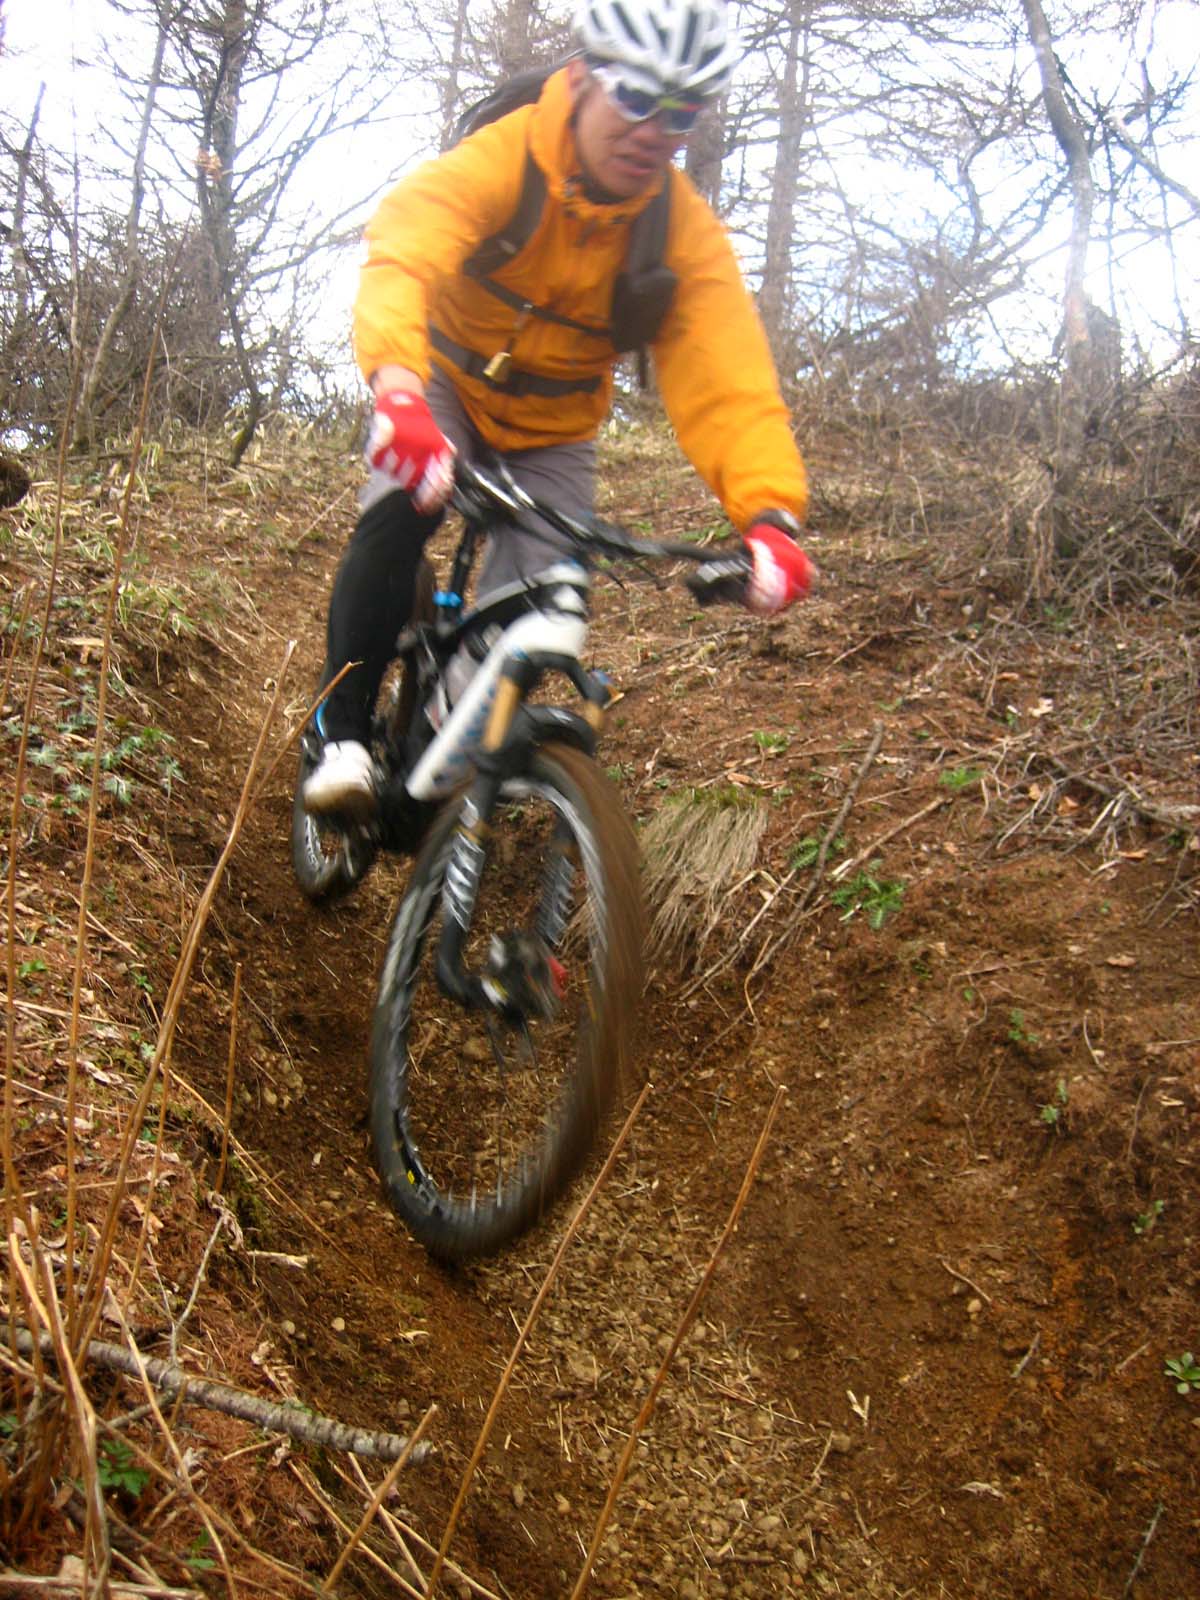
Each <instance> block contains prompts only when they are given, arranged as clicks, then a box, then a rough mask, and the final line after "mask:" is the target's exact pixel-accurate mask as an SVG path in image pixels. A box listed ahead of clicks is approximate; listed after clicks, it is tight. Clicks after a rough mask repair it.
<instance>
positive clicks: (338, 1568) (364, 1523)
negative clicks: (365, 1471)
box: [320, 1403, 437, 1594]
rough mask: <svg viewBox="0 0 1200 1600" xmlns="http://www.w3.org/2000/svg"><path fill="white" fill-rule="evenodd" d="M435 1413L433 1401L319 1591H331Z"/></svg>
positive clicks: (372, 1498) (323, 1592)
mask: <svg viewBox="0 0 1200 1600" xmlns="http://www.w3.org/2000/svg"><path fill="white" fill-rule="evenodd" d="M436 1415H437V1405H436V1403H435V1404H432V1405H430V1406H429V1408H428V1410H427V1411H426V1412H425V1415H424V1416H423V1417H422V1418H421V1420H420V1422H418V1423H417V1426H416V1428H415V1429H414V1430H413V1432H412V1434H411V1435H410V1437H409V1441H408V1444H407V1446H406V1448H405V1450H404V1452H403V1453H402V1454H401V1455H399V1456H397V1457H396V1460H395V1461H394V1462H393V1463H392V1466H391V1467H390V1468H389V1469H388V1472H387V1474H386V1476H385V1477H384V1479H383V1482H382V1483H381V1484H380V1485H379V1487H378V1489H376V1491H375V1493H374V1494H373V1495H372V1496H371V1499H370V1502H369V1504H368V1506H367V1509H366V1510H365V1511H364V1512H363V1514H362V1518H361V1520H360V1522H359V1524H358V1527H357V1528H355V1530H354V1532H353V1533H352V1534H351V1535H350V1538H349V1540H348V1541H347V1543H346V1545H345V1546H344V1548H343V1550H342V1553H341V1555H340V1556H338V1558H337V1560H336V1561H335V1562H334V1564H333V1566H332V1567H331V1568H330V1571H329V1576H328V1577H327V1578H326V1579H325V1582H324V1583H323V1584H322V1585H321V1590H320V1592H321V1593H322V1594H329V1593H331V1592H332V1589H333V1586H334V1584H335V1583H336V1582H337V1581H338V1579H339V1578H340V1577H341V1575H342V1569H343V1568H344V1567H345V1565H346V1563H347V1561H349V1559H350V1557H351V1556H352V1555H353V1554H354V1550H355V1547H356V1546H357V1545H358V1543H359V1540H360V1539H361V1538H362V1536H363V1534H364V1533H366V1531H367V1529H368V1528H369V1527H370V1526H371V1519H372V1518H373V1517H374V1515H375V1513H376V1512H377V1511H378V1510H379V1508H380V1506H381V1505H382V1504H383V1502H384V1501H385V1500H386V1499H387V1497H388V1495H389V1494H390V1492H391V1489H392V1485H393V1484H394V1483H395V1481H396V1479H397V1478H398V1477H399V1476H400V1474H401V1472H402V1471H403V1470H404V1468H405V1467H406V1466H407V1465H408V1459H409V1457H410V1456H411V1455H412V1453H413V1450H414V1449H415V1448H416V1446H417V1444H418V1442H419V1441H420V1439H421V1438H422V1437H423V1435H424V1433H425V1430H426V1428H427V1427H428V1426H429V1424H430V1423H431V1422H432V1421H433V1419H434V1417H435V1416H436Z"/></svg>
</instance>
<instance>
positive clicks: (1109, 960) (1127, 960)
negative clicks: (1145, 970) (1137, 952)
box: [1104, 956, 1137, 967]
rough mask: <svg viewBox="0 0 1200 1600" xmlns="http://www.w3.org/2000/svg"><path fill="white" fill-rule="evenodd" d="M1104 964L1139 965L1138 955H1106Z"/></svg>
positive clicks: (1109, 965) (1107, 965)
mask: <svg viewBox="0 0 1200 1600" xmlns="http://www.w3.org/2000/svg"><path fill="white" fill-rule="evenodd" d="M1104 965H1105V966H1106V967H1136V966H1137V957H1136V956H1105V958H1104Z"/></svg>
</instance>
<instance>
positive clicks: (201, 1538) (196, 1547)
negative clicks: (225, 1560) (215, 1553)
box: [183, 1528, 217, 1573]
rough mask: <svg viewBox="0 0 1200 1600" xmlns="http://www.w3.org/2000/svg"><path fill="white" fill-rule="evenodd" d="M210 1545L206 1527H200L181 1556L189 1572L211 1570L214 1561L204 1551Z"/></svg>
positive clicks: (214, 1563)
mask: <svg viewBox="0 0 1200 1600" xmlns="http://www.w3.org/2000/svg"><path fill="white" fill-rule="evenodd" d="M211 1547H212V1540H211V1539H210V1538H209V1536H208V1529H207V1528H201V1530H200V1532H199V1533H198V1534H197V1535H196V1537H195V1538H194V1539H193V1540H192V1542H191V1544H190V1545H189V1546H188V1553H187V1555H185V1556H184V1558H183V1564H184V1566H185V1567H186V1568H187V1569H188V1571H189V1572H191V1573H200V1572H211V1571H212V1570H213V1568H214V1567H215V1566H216V1564H217V1563H216V1562H215V1561H214V1560H213V1558H212V1557H211V1556H206V1555H205V1554H204V1552H205V1551H206V1550H208V1549H211Z"/></svg>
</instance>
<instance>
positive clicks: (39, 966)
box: [17, 956, 49, 978]
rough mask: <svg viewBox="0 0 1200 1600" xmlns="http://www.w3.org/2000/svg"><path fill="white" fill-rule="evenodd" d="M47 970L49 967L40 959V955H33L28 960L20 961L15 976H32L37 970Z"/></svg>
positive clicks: (34, 975)
mask: <svg viewBox="0 0 1200 1600" xmlns="http://www.w3.org/2000/svg"><path fill="white" fill-rule="evenodd" d="M48 970H49V969H48V968H47V966H46V963H45V962H44V961H43V960H42V958H41V956H34V957H33V959H32V960H30V961H22V963H21V965H20V966H19V967H18V968H17V977H18V978H33V977H36V976H37V974H38V973H39V972H46V971H48Z"/></svg>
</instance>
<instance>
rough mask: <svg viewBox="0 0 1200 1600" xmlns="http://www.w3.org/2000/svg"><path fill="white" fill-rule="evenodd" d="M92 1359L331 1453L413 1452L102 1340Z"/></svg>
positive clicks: (26, 1340) (27, 1345)
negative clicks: (195, 1376)
mask: <svg viewBox="0 0 1200 1600" xmlns="http://www.w3.org/2000/svg"><path fill="white" fill-rule="evenodd" d="M16 1342H17V1349H18V1350H20V1351H22V1352H23V1353H24V1354H25V1355H30V1354H32V1353H33V1350H34V1347H35V1343H36V1347H37V1349H38V1350H40V1351H41V1353H42V1354H43V1355H49V1356H54V1355H55V1354H56V1352H55V1347H54V1342H53V1340H52V1339H51V1338H50V1337H49V1336H48V1335H42V1336H41V1337H39V1338H38V1339H37V1340H36V1341H35V1339H34V1336H33V1334H31V1333H30V1332H29V1330H28V1329H26V1328H18V1329H17V1330H16ZM87 1359H88V1360H89V1361H90V1362H93V1363H94V1364H95V1365H96V1366H98V1367H105V1368H107V1369H108V1370H109V1371H112V1372H124V1373H126V1374H127V1375H128V1376H129V1377H131V1378H139V1377H141V1376H142V1374H143V1373H144V1374H145V1377H146V1378H147V1380H148V1381H149V1382H150V1383H152V1384H153V1385H154V1386H155V1388H156V1389H161V1390H162V1392H163V1393H164V1394H166V1395H172V1396H173V1395H178V1396H179V1397H180V1399H181V1400H182V1401H183V1402H184V1403H186V1404H190V1405H197V1406H202V1407H204V1409H205V1410H206V1411H221V1412H224V1413H225V1415H226V1416H230V1417H241V1418H242V1420H243V1421H245V1422H252V1423H254V1425H255V1427H258V1428H263V1429H265V1430H266V1431H267V1432H269V1433H286V1434H289V1435H290V1436H291V1437H292V1438H293V1439H299V1440H301V1441H302V1442H303V1443H304V1444H317V1445H323V1446H325V1448H326V1449H329V1450H346V1451H349V1452H351V1453H352V1454H354V1455H359V1456H371V1457H373V1458H374V1459H375V1460H377V1461H396V1460H398V1459H399V1458H400V1456H402V1455H403V1454H404V1452H405V1451H406V1450H407V1449H408V1447H409V1441H408V1439H407V1438H406V1437H404V1436H403V1435H401V1434H398V1433H377V1432H374V1431H373V1430H371V1429H370V1428H355V1427H352V1426H351V1425H350V1424H349V1423H346V1422H335V1421H334V1420H333V1418H332V1417H321V1416H317V1415H316V1414H315V1413H313V1412H310V1411H303V1410H301V1409H300V1407H299V1406H298V1405H296V1404H291V1405H279V1404H277V1403H276V1402H275V1401H272V1400H264V1399H262V1398H261V1397H260V1396H258V1395H255V1394H250V1393H249V1392H248V1391H247V1390H245V1389H235V1388H234V1387H233V1386H232V1385H231V1384H227V1383H215V1382H213V1381H212V1380H211V1379H209V1378H194V1377H192V1376H191V1375H190V1374H188V1373H186V1372H184V1371H183V1370H182V1369H181V1368H179V1367H176V1366H172V1365H171V1363H170V1362H169V1361H159V1360H157V1359H156V1358H155V1357H152V1356H143V1357H142V1359H141V1360H140V1361H139V1360H138V1358H137V1357H136V1356H135V1355H134V1354H133V1353H132V1351H129V1350H126V1349H125V1348H124V1346H123V1345H119V1344H109V1343H107V1342H106V1341H105V1340H103V1339H92V1340H91V1341H90V1342H89V1344H88V1347H87ZM429 1449H430V1447H429V1446H428V1445H424V1446H420V1445H419V1446H417V1448H416V1449H415V1450H414V1451H413V1453H412V1459H413V1460H414V1461H422V1460H424V1459H425V1457H426V1456H427V1455H428V1454H429Z"/></svg>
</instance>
